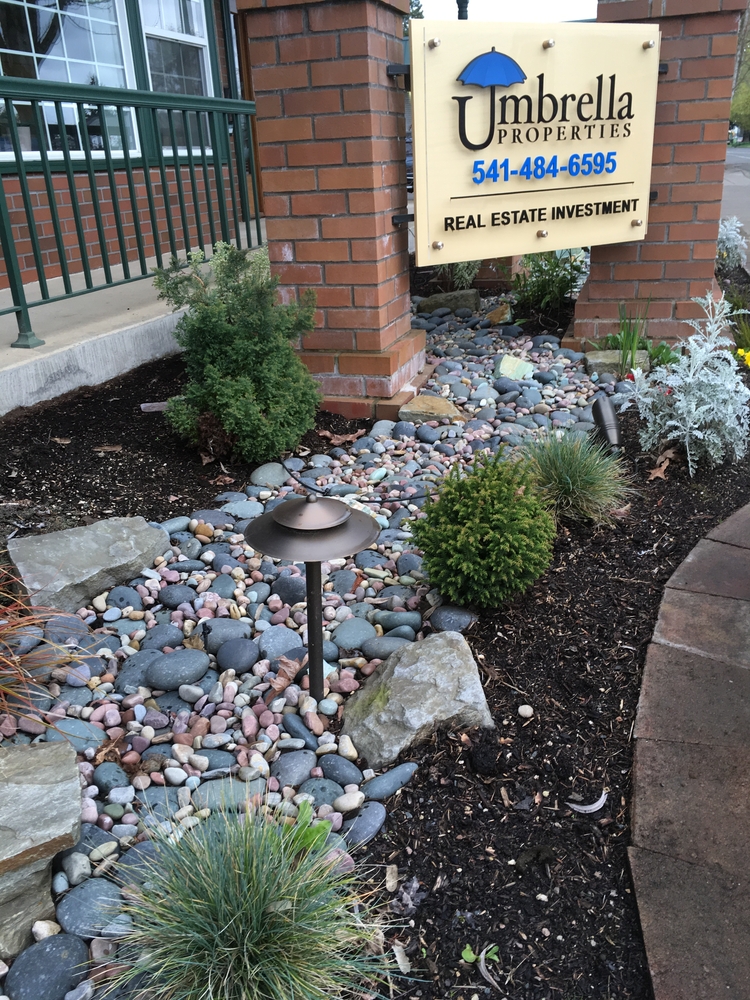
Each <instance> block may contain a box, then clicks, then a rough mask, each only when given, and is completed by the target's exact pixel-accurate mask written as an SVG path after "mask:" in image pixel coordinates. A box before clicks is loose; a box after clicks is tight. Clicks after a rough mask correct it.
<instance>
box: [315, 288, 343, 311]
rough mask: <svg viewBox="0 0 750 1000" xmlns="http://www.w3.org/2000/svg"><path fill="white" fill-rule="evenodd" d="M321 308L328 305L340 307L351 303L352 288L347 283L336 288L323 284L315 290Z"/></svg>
mask: <svg viewBox="0 0 750 1000" xmlns="http://www.w3.org/2000/svg"><path fill="white" fill-rule="evenodd" d="M315 294H316V296H317V300H318V305H319V306H320V308H321V309H326V308H328V307H330V306H334V307H338V308H342V307H346V306H350V305H351V304H352V290H351V287H350V286H349V285H343V286H342V287H341V288H337V287H336V286H335V285H324V286H323V287H322V288H318V289H317V290H316V292H315Z"/></svg>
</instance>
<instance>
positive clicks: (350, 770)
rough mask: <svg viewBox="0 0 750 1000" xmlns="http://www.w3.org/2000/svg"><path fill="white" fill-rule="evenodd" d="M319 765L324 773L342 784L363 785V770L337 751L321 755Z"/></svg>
mask: <svg viewBox="0 0 750 1000" xmlns="http://www.w3.org/2000/svg"><path fill="white" fill-rule="evenodd" d="M319 767H321V768H322V770H323V774H324V775H325V776H326V778H330V779H331V781H337V782H338V783H339V784H340V785H361V784H362V772H361V771H360V769H359V768H358V767H357V765H356V764H352V762H351V761H350V760H346V758H345V757H339V755H338V754H336V753H330V754H326V755H325V756H323V757H321V759H320V761H319Z"/></svg>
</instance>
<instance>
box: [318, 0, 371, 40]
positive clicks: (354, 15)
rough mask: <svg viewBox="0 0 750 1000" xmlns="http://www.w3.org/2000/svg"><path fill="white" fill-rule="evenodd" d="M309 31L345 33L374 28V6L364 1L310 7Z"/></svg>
mask: <svg viewBox="0 0 750 1000" xmlns="http://www.w3.org/2000/svg"><path fill="white" fill-rule="evenodd" d="M308 17H309V20H310V30H311V31H342V32H343V31H346V30H348V29H350V28H367V27H370V28H375V27H377V16H376V13H375V6H374V4H372V3H365V2H364V0H348V2H347V3H331V4H325V5H321V6H320V7H310V10H309V11H308Z"/></svg>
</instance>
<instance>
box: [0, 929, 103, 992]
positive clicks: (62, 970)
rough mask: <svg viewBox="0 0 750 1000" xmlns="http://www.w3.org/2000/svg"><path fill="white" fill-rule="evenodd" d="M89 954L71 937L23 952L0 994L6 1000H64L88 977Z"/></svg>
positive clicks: (59, 937)
mask: <svg viewBox="0 0 750 1000" xmlns="http://www.w3.org/2000/svg"><path fill="white" fill-rule="evenodd" d="M88 964H89V950H88V948H87V947H86V945H85V944H84V942H83V941H82V940H81V939H80V937H75V936H74V935H73V934H55V935H53V936H52V937H47V938H44V939H43V940H42V941H39V942H38V944H33V945H32V946H31V947H30V948H27V949H26V951H24V952H22V954H20V955H19V956H18V958H17V959H16V960H15V962H14V963H13V966H12V968H11V970H10V972H9V973H8V975H7V977H6V979H5V983H4V984H3V987H2V988H3V990H4V992H5V993H6V994H7V995H8V997H9V1000H65V994H66V993H69V992H70V991H71V990H74V989H75V988H76V987H77V986H78V984H79V983H81V982H82V981H83V980H84V979H85V977H86V974H87V971H88Z"/></svg>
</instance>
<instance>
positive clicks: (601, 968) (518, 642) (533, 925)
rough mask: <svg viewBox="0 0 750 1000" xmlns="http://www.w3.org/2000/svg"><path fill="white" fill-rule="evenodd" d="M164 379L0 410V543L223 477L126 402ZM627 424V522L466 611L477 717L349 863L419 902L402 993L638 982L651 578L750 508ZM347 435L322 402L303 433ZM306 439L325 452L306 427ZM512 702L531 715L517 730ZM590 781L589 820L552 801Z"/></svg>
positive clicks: (227, 481) (407, 923)
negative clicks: (376, 872) (480, 706)
mask: <svg viewBox="0 0 750 1000" xmlns="http://www.w3.org/2000/svg"><path fill="white" fill-rule="evenodd" d="M182 380H183V368H182V363H181V361H180V360H179V358H169V359H165V360H162V361H157V362H153V363H151V364H149V365H146V366H144V367H143V368H141V369H138V370H137V371H135V372H132V373H130V374H128V375H125V376H123V377H122V378H119V379H116V380H114V381H112V382H110V383H108V384H106V385H103V386H98V387H93V388H86V389H81V390H78V391H77V392H74V393H71V394H69V395H68V396H66V397H62V398H61V399H58V400H54V401H52V402H49V403H45V404H39V405H37V406H34V407H30V408H29V409H26V410H23V411H20V412H16V413H14V414H11V415H8V416H7V417H5V418H3V419H1V420H0V540H2V539H3V538H5V537H6V536H7V535H8V534H10V533H12V532H19V533H25V532H34V531H52V530H56V529H60V528H66V527H72V526H75V525H80V524H85V523H88V522H90V521H92V520H96V519H99V518H101V517H107V516H113V515H133V514H142V515H143V516H144V517H146V518H148V519H156V520H163V519H165V518H167V517H170V516H172V515H177V514H183V513H186V512H187V513H189V512H190V511H192V510H195V509H197V508H199V507H201V506H205V505H207V504H208V503H209V502H210V501H211V499H212V498H213V496H214V495H215V494H216V493H217V492H219V490H222V489H227V488H237V489H239V488H241V487H242V486H243V485H244V484H245V483H246V482H247V480H248V476H249V472H250V471H251V470H250V467H249V466H243V465H242V464H239V463H235V462H229V463H225V464H224V466H222V465H221V464H220V463H219V462H218V461H217V462H212V463H210V464H208V465H205V466H204V465H202V464H201V460H200V457H199V456H197V455H195V454H194V453H192V452H190V451H188V450H186V449H185V448H184V447H183V445H182V444H181V443H180V441H179V440H178V439H176V438H175V437H174V435H173V434H172V433H171V432H170V431H169V430H168V428H167V427H166V425H165V422H164V418H163V415H162V414H160V413H143V412H141V410H140V404H141V403H142V402H148V401H157V400H164V399H166V398H168V396H170V395H173V394H175V393H176V392H178V391H179V388H180V386H181V384H182ZM636 419H637V418H636V416H635V414H634V413H628V414H625V416H624V418H623V431H624V439H625V456H626V461H627V464H628V466H629V467H630V469H631V470H632V473H633V476H634V478H635V480H636V482H637V485H638V489H639V493H638V495H637V496H636V497H635V498H634V499H633V503H632V510H631V513H630V516H629V517H628V518H626V519H624V520H622V521H620V522H618V523H617V524H616V525H615V526H613V527H609V528H598V529H594V528H591V527H587V526H577V527H570V528H566V529H563V530H561V532H560V533H559V537H558V540H557V543H556V546H555V556H554V561H553V564H552V566H551V568H550V569H549V571H548V572H547V573H546V574H545V575H544V576H543V577H542V578H541V579H540V580H539V581H538V582H537V583H536V584H535V585H534V587H532V588H531V590H529V591H528V592H527V593H526V594H524V595H522V596H520V597H518V598H516V599H515V600H513V601H510V602H508V603H507V604H506V605H505V606H503V607H502V608H500V609H499V610H497V611H495V612H492V613H488V614H485V615H483V616H482V619H481V620H480V622H479V623H478V624H477V625H476V626H475V628H474V629H473V630H472V631H471V632H470V633H469V635H468V640H469V643H470V645H471V647H472V649H473V651H474V653H475V656H476V658H477V662H478V664H479V665H480V670H481V673H482V677H483V680H484V682H485V691H486V695H487V699H488V702H489V705H490V708H491V710H492V712H493V716H494V719H495V722H496V729H495V730H492V731H485V732H470V733H464V734H462V733H457V732H446V733H439V734H437V735H435V736H433V737H432V738H431V739H430V740H429V741H428V742H427V743H426V744H424V745H422V746H419V747H417V748H416V749H415V750H413V751H412V752H411V753H409V754H407V755H405V759H413V760H418V761H419V762H420V765H421V766H420V768H419V770H418V772H417V774H416V775H415V777H414V779H413V781H412V783H411V784H410V785H409V786H407V788H406V789H404V790H403V791H402V792H401V793H400V794H399V795H398V796H397V797H396V798H394V799H392V800H391V801H390V803H389V813H388V819H387V823H386V827H385V829H384V832H383V833H382V834H381V835H380V836H379V837H378V838H377V839H376V840H375V841H374V842H373V843H372V844H371V845H369V847H368V848H367V851H366V858H367V860H369V861H371V862H375V863H377V864H378V865H385V864H396V865H397V866H398V869H399V874H400V877H401V880H402V881H401V884H402V886H403V885H405V884H406V883H408V882H409V880H411V879H412V878H416V879H417V881H418V884H419V890H420V892H422V893H426V897H425V898H424V899H423V900H422V901H421V902H420V903H419V905H418V906H417V907H416V909H415V910H414V912H410V910H409V909H408V908H407V910H406V912H405V914H403V915H402V916H400V917H397V918H396V919H398V920H401V921H402V923H403V927H402V929H401V930H400V931H399V937H400V940H401V941H402V943H403V944H404V945H405V947H406V951H407V954H408V956H409V958H410V960H411V962H412V965H413V975H414V976H415V977H416V979H415V981H413V982H412V983H411V984H407V988H406V989H405V991H404V992H402V993H401V994H400V996H402V997H404V998H405V997H415V998H417V997H418V998H420V1000H446V998H449V997H460V998H463V997H466V998H473V997H474V996H475V995H477V996H479V997H485V996H490V995H491V996H498V997H507V998H508V1000H557V998H559V1000H580V998H586V997H595V998H596V1000H605V998H612V1000H614V998H617V1000H626V998H632V1000H647V998H648V997H649V996H650V995H651V994H650V985H649V979H648V972H647V966H646V959H645V954H644V949H643V943H642V938H641V934H640V929H639V924H638V916H637V910H636V904H635V900H634V896H633V892H632V886H631V883H630V878H629V874H628V868H627V858H626V848H627V845H628V842H629V822H630V815H629V801H630V778H631V764H632V728H633V722H634V717H635V711H636V706H637V699H638V691H639V686H640V677H641V670H642V666H643V660H644V655H645V650H646V646H647V644H648V642H649V639H650V637H651V633H652V630H653V627H654V623H655V621H656V616H657V613H658V608H659V602H660V599H661V594H662V590H663V587H664V584H665V582H666V580H667V579H668V578H669V576H670V574H671V573H672V571H673V570H674V569H675V567H676V566H677V565H678V564H679V563H680V562H681V561H682V559H684V557H685V556H686V555H687V554H688V552H689V551H690V549H691V548H692V547H693V546H694V545H695V544H696V543H697V542H698V540H699V539H700V538H702V537H703V536H704V535H705V534H706V533H707V532H708V531H709V530H710V529H711V528H712V527H713V526H714V525H715V524H717V523H718V522H720V521H721V520H723V519H724V518H725V517H727V516H728V515H729V514H731V513H732V512H733V511H734V510H736V509H737V508H738V507H740V506H742V505H743V504H744V503H746V502H748V500H750V460H748V459H747V458H746V459H745V460H744V461H743V462H741V463H740V464H738V465H725V466H722V467H721V468H719V469H715V470H704V471H701V473H700V474H699V475H697V476H696V477H695V479H693V480H691V479H689V478H688V475H687V471H686V469H685V467H684V465H683V464H680V463H679V462H675V461H673V462H672V463H671V464H670V465H669V467H668V468H667V470H666V473H665V478H664V479H662V478H656V479H653V480H652V481H649V478H648V477H649V472H650V470H651V469H653V468H654V456H647V455H643V454H641V451H640V447H639V445H638V441H637V436H636ZM357 426H359V425H357V424H353V423H350V422H347V421H345V420H343V419H342V418H340V417H337V416H333V415H331V414H321V416H320V422H319V425H318V429H319V430H329V431H332V432H334V433H346V432H351V431H353V430H355V429H356V428H357ZM65 442H68V443H65ZM304 444H305V446H306V447H309V448H310V449H312V450H315V451H327V450H329V448H330V441H329V440H328V439H326V438H325V437H321V436H319V435H318V434H317V433H316V432H313V433H311V434H310V435H308V436H307V438H306V440H305V442H304ZM102 445H108V446H117V445H121V446H122V450H121V451H103V450H102V448H101V446H102ZM449 668H450V667H449V665H446V669H449ZM521 704H529V705H532V706H533V708H534V717H533V718H532V719H531V720H530V721H527V722H525V721H524V720H522V719H521V718H519V716H518V714H517V709H518V706H519V705H521ZM603 789H606V790H607V791H608V799H607V802H606V805H605V806H604V807H603V808H602V809H601V810H600V811H599V812H598V813H596V814H593V815H577V814H575V813H573V812H571V810H570V809H569V808H568V807H567V806H566V805H565V802H566V801H579V802H582V803H591V802H593V801H595V800H596V799H598V798H599V796H600V794H601V792H602V790H603ZM676 919H679V916H677V917H676ZM467 945H470V946H471V948H472V949H473V951H474V952H475V953H476V954H479V953H480V952H481V950H482V949H483V948H485V947H491V946H493V945H495V946H497V952H496V954H497V959H498V960H497V961H492V960H488V961H487V962H486V967H487V970H488V972H489V974H490V975H492V976H493V977H494V978H495V980H496V981H497V983H498V985H499V987H500V989H499V992H498V991H496V990H494V988H493V987H491V986H490V984H489V983H488V982H486V981H485V980H484V979H483V977H482V975H481V973H480V970H479V968H478V964H477V963H466V962H463V961H462V959H461V953H462V951H463V950H464V948H465V947H466V946H467Z"/></svg>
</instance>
